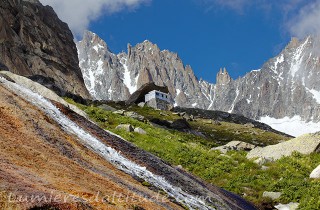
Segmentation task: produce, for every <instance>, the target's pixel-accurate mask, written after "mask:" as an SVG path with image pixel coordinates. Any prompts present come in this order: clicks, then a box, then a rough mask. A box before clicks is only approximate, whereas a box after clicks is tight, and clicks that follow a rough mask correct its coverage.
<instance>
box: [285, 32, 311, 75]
mask: <svg viewBox="0 0 320 210" xmlns="http://www.w3.org/2000/svg"><path fill="white" fill-rule="evenodd" d="M308 41H309V37H308V38H307V39H306V40H305V42H304V43H303V44H302V45H300V46H299V47H298V48H297V50H296V51H295V53H294V55H293V60H292V64H291V68H290V74H291V76H292V78H294V77H295V75H296V73H297V72H298V71H299V69H300V68H301V64H302V60H303V55H304V53H303V52H304V49H305V47H306V45H307V43H308Z"/></svg>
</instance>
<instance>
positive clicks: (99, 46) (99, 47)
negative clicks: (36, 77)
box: [92, 44, 104, 53]
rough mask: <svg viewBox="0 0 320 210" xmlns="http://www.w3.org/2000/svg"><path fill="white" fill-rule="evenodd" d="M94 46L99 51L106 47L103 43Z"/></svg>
mask: <svg viewBox="0 0 320 210" xmlns="http://www.w3.org/2000/svg"><path fill="white" fill-rule="evenodd" d="M92 48H93V49H94V50H95V51H96V52H97V53H98V52H99V50H100V49H104V46H102V45H101V44H97V45H95V46H93V47H92Z"/></svg>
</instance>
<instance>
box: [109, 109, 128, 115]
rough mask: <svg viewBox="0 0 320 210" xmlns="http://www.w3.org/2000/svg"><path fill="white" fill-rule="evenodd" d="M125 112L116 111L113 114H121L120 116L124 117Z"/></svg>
mask: <svg viewBox="0 0 320 210" xmlns="http://www.w3.org/2000/svg"><path fill="white" fill-rule="evenodd" d="M124 112H125V111H124V110H122V109H121V110H117V111H114V112H112V113H113V114H119V115H124Z"/></svg>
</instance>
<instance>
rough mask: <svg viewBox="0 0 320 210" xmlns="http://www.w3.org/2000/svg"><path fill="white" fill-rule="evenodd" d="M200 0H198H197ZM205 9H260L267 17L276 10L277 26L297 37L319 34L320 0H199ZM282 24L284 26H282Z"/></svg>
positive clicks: (239, 12) (247, 11) (246, 10)
mask: <svg viewBox="0 0 320 210" xmlns="http://www.w3.org/2000/svg"><path fill="white" fill-rule="evenodd" d="M199 1H200V0H199ZM201 2H202V3H203V4H204V5H205V6H206V10H207V11H208V10H216V9H221V8H224V9H229V10H233V11H234V12H236V13H238V14H246V13H248V14H249V13H250V12H251V11H249V10H260V11H261V12H264V13H265V14H266V15H267V16H268V17H269V18H270V17H271V18H272V15H273V12H274V11H275V10H277V11H278V12H280V13H281V15H282V17H281V19H280V20H279V26H280V27H281V28H283V29H284V30H285V31H284V32H285V33H289V34H290V35H291V36H296V37H298V38H304V37H306V36H307V35H319V34H320V0H281V1H279V0H201ZM283 26H284V27H283Z"/></svg>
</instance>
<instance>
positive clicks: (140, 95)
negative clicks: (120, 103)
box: [126, 82, 169, 104]
mask: <svg viewBox="0 0 320 210" xmlns="http://www.w3.org/2000/svg"><path fill="white" fill-rule="evenodd" d="M153 90H158V91H160V92H163V93H169V90H168V87H161V86H158V85H156V84H155V83H154V82H151V83H147V84H144V85H142V86H141V87H140V88H139V90H137V91H135V92H134V93H133V94H132V95H131V96H130V97H129V99H128V100H127V101H126V104H133V103H136V104H138V103H140V102H144V101H145V98H144V96H145V95H146V94H148V93H149V92H150V91H153Z"/></svg>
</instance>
